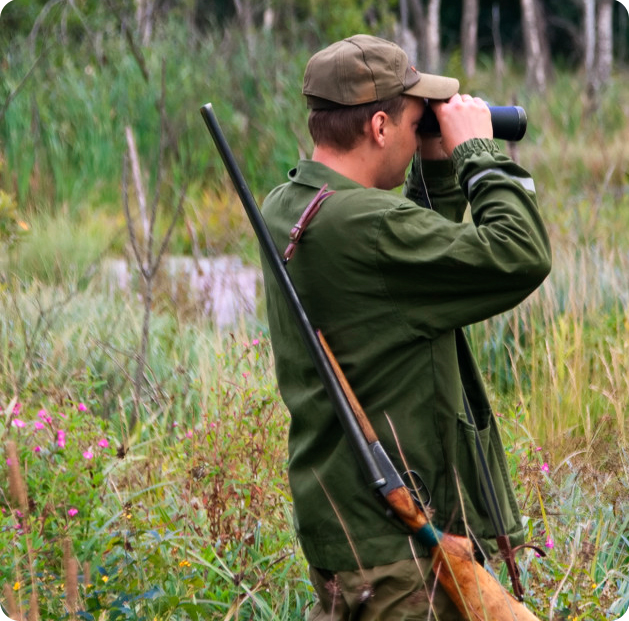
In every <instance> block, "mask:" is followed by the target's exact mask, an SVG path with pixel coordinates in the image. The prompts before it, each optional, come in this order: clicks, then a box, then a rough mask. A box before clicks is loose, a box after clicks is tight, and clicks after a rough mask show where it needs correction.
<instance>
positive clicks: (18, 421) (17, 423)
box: [11, 418, 26, 429]
mask: <svg viewBox="0 0 629 621" xmlns="http://www.w3.org/2000/svg"><path fill="white" fill-rule="evenodd" d="M11 424H12V425H13V426H14V427H17V428H18V429H21V428H22V427H26V423H25V422H24V421H23V420H21V419H19V418H14V419H13V421H12V422H11Z"/></svg>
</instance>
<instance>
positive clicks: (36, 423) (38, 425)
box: [35, 420, 46, 429]
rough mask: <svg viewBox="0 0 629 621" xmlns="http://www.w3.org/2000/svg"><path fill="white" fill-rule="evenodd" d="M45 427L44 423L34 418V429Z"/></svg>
mask: <svg viewBox="0 0 629 621" xmlns="http://www.w3.org/2000/svg"><path fill="white" fill-rule="evenodd" d="M45 427H46V425H44V423H42V422H40V421H38V420H36V421H35V429H44V428H45Z"/></svg>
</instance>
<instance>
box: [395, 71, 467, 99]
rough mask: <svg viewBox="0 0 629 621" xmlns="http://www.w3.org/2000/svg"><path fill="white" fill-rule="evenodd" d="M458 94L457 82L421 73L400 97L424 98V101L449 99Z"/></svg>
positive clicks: (452, 79) (453, 79)
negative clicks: (416, 80)
mask: <svg viewBox="0 0 629 621" xmlns="http://www.w3.org/2000/svg"><path fill="white" fill-rule="evenodd" d="M458 92H459V81H458V80H457V79H456V78H448V77H445V76H442V75H431V74H430V73H421V74H420V78H419V81H418V82H415V84H413V86H411V87H410V88H408V89H406V90H405V91H404V92H403V93H402V95H410V96H411V97H425V98H426V99H450V97H452V95H454V94H455V93H458Z"/></svg>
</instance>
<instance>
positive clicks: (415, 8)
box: [409, 0, 428, 70]
mask: <svg viewBox="0 0 629 621" xmlns="http://www.w3.org/2000/svg"><path fill="white" fill-rule="evenodd" d="M409 9H410V11H409V12H410V15H412V17H413V23H414V25H415V28H414V32H415V36H416V39H417V41H418V42H419V61H418V63H417V64H418V68H419V69H421V70H423V69H424V68H425V67H424V66H425V64H426V58H427V57H428V46H427V44H426V12H425V11H424V5H423V4H422V3H421V0H409Z"/></svg>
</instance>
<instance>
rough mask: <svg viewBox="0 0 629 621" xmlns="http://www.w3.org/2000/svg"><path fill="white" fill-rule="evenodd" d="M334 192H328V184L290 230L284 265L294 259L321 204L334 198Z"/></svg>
mask: <svg viewBox="0 0 629 621" xmlns="http://www.w3.org/2000/svg"><path fill="white" fill-rule="evenodd" d="M334 192H335V190H328V184H327V183H326V184H325V185H324V186H323V187H322V188H321V189H320V190H319V191H318V192H317V194H316V195H315V197H314V198H313V199H312V200H311V201H310V204H309V205H308V207H306V209H305V210H304V213H302V214H301V217H300V218H299V220H298V222H297V224H295V226H294V227H293V228H292V229H291V230H290V234H289V236H288V238H289V240H290V243H289V244H288V246H287V247H286V250H284V263H288V261H289V260H290V259H292V258H293V255H294V254H295V250H296V249H297V244H298V243H299V240H300V239H301V236H302V235H303V234H304V231H305V230H306V227H307V226H308V224H310V221H311V220H312V219H313V218H314V217H315V216H316V215H317V211H319V208H320V207H321V203H323V201H324V200H325V199H326V198H328V196H332V194H334Z"/></svg>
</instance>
